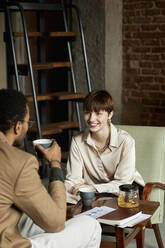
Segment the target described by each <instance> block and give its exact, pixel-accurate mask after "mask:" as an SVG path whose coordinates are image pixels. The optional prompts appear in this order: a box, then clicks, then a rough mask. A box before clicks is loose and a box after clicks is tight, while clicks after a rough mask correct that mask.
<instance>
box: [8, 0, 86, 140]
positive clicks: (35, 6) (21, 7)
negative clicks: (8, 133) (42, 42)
mask: <svg viewBox="0 0 165 248" xmlns="http://www.w3.org/2000/svg"><path fill="white" fill-rule="evenodd" d="M66 8H72V9H74V10H75V12H76V15H77V18H78V23H79V31H80V37H81V44H82V52H83V57H84V63H85V71H86V78H87V86H88V91H89V92H90V91H91V82H90V75H89V68H88V60H87V53H86V45H85V39H84V32H83V26H82V21H81V16H80V12H79V9H78V8H77V6H75V5H66V6H65V5H64V2H63V0H61V4H43V3H31V2H30V3H29V2H13V1H12V2H10V1H9V2H6V4H5V14H6V23H7V27H8V31H9V37H10V45H11V50H12V56H13V64H14V72H15V78H16V86H17V89H18V90H20V82H19V75H18V74H19V73H18V67H17V61H16V51H15V47H14V38H13V31H12V23H11V12H12V11H19V12H20V13H21V19H22V25H23V32H24V40H25V46H26V52H27V58H28V66H29V74H30V80H31V86H32V93H33V99H34V107H35V113H36V121H37V127H38V136H39V138H41V137H42V133H41V124H40V116H39V111H38V104H37V98H36V90H35V83H34V75H33V68H32V59H31V53H30V46H29V39H28V31H27V25H26V19H25V13H24V12H25V11H26V10H32V11H43V10H47V11H55V10H61V11H62V12H63V18H64V25H65V31H66V32H67V31H68V26H67V18H66ZM67 47H68V54H69V60H70V63H71V76H72V83H73V90H74V93H77V87H76V82H75V74H74V68H73V60H72V52H71V45H70V41H67ZM76 113H77V119H78V123H79V130H80V131H81V130H82V123H81V119H80V108H79V103H78V102H76Z"/></svg>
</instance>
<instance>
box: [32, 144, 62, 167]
mask: <svg viewBox="0 0 165 248" xmlns="http://www.w3.org/2000/svg"><path fill="white" fill-rule="evenodd" d="M35 147H36V148H37V149H38V150H40V151H41V152H42V154H43V156H44V158H45V159H46V160H47V161H48V162H49V163H50V167H51V168H53V167H59V168H61V166H60V162H61V147H60V146H59V145H58V143H57V142H56V141H55V140H53V142H52V145H51V146H50V147H49V148H46V149H45V148H44V147H43V146H41V145H39V144H37V145H35Z"/></svg>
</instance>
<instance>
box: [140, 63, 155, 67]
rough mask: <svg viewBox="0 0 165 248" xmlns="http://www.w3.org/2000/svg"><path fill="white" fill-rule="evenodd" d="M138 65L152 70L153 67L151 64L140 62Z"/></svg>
mask: <svg viewBox="0 0 165 248" xmlns="http://www.w3.org/2000/svg"><path fill="white" fill-rule="evenodd" d="M139 65H140V67H143V68H152V67H153V63H152V62H140V63H139Z"/></svg>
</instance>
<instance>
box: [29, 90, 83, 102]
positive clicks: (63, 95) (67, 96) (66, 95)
mask: <svg viewBox="0 0 165 248" xmlns="http://www.w3.org/2000/svg"><path fill="white" fill-rule="evenodd" d="M84 97H85V94H82V93H72V92H64V91H63V92H54V93H48V94H42V95H38V96H37V101H47V100H53V99H57V100H75V99H83V98H84ZM26 99H27V101H28V102H33V96H26Z"/></svg>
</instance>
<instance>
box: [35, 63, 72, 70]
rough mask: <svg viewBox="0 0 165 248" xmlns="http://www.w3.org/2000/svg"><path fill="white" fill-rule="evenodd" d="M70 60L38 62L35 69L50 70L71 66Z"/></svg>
mask: <svg viewBox="0 0 165 248" xmlns="http://www.w3.org/2000/svg"><path fill="white" fill-rule="evenodd" d="M70 66H71V63H70V62H48V63H36V64H33V69H34V70H49V69H53V68H63V67H70Z"/></svg>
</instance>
